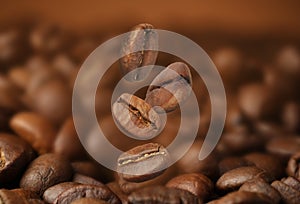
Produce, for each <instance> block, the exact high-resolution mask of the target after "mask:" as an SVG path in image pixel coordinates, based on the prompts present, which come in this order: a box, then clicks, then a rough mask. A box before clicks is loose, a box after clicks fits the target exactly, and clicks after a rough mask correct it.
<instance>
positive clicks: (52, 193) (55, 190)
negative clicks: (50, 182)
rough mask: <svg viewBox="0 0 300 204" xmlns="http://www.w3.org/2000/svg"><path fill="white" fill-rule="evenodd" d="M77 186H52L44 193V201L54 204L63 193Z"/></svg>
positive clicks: (69, 184)
mask: <svg viewBox="0 0 300 204" xmlns="http://www.w3.org/2000/svg"><path fill="white" fill-rule="evenodd" d="M77 185H79V184H78V183H75V182H63V183H59V184H56V185H54V186H51V187H50V188H48V189H47V190H46V191H45V192H44V194H43V200H45V201H46V202H47V203H53V202H54V201H55V199H56V198H57V197H58V196H59V195H60V194H61V193H62V192H64V191H66V190H68V189H69V188H72V187H74V186H77Z"/></svg>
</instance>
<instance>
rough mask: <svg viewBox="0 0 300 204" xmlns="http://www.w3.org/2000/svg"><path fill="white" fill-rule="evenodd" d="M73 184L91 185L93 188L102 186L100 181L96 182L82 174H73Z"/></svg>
mask: <svg viewBox="0 0 300 204" xmlns="http://www.w3.org/2000/svg"><path fill="white" fill-rule="evenodd" d="M73 182H76V183H81V184H91V185H95V186H103V185H104V184H103V183H101V182H100V181H98V180H96V179H94V178H92V177H89V176H85V175H82V174H74V176H73Z"/></svg>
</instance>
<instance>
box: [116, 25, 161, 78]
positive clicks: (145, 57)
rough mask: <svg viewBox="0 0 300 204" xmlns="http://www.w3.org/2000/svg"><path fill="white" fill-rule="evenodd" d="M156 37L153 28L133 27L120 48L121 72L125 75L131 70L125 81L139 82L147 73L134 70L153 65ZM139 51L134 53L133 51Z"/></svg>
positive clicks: (155, 52) (145, 26)
mask: <svg viewBox="0 0 300 204" xmlns="http://www.w3.org/2000/svg"><path fill="white" fill-rule="evenodd" d="M157 44H158V36H157V33H156V31H155V30H153V26H152V25H150V24H147V23H143V24H139V25H137V26H135V27H134V28H133V29H132V31H131V33H130V35H129V36H128V38H127V39H126V41H125V42H124V44H123V47H122V51H121V53H122V55H125V56H124V57H122V58H121V59H120V65H121V71H122V72H123V74H124V75H125V74H127V73H129V72H131V71H133V70H135V71H133V72H131V73H130V74H129V75H127V77H126V79H127V80H128V81H140V80H143V79H145V78H146V77H147V76H148V74H149V71H144V70H136V69H137V68H139V67H142V66H147V65H153V64H155V62H156V58H157V51H153V50H151V49H157V46H158V45H157ZM136 49H137V50H139V51H138V52H134V50H136Z"/></svg>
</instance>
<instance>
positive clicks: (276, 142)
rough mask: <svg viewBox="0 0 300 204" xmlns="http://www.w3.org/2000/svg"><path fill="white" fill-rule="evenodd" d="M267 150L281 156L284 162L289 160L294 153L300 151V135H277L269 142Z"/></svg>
mask: <svg viewBox="0 0 300 204" xmlns="http://www.w3.org/2000/svg"><path fill="white" fill-rule="evenodd" d="M266 150H267V151H268V152H269V153H271V154H275V155H277V156H279V159H282V162H287V160H288V159H289V158H290V157H291V156H292V155H293V154H295V153H297V152H299V151H300V137H298V136H290V135H287V136H286V135H285V136H284V137H275V138H273V139H271V140H270V141H269V142H268V143H267V145H266Z"/></svg>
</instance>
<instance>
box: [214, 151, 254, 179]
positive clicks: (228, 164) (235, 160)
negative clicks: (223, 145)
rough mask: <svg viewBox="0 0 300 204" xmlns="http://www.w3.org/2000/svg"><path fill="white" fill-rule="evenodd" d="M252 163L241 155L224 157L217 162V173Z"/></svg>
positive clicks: (221, 173) (251, 164)
mask: <svg viewBox="0 0 300 204" xmlns="http://www.w3.org/2000/svg"><path fill="white" fill-rule="evenodd" d="M253 165H254V164H253V163H252V162H250V161H247V160H246V159H244V158H243V157H233V156H232V157H226V158H224V159H223V160H221V161H220V162H219V173H220V175H223V174H224V173H225V172H227V171H230V170H232V169H236V168H238V167H243V166H253Z"/></svg>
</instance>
